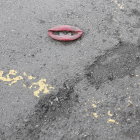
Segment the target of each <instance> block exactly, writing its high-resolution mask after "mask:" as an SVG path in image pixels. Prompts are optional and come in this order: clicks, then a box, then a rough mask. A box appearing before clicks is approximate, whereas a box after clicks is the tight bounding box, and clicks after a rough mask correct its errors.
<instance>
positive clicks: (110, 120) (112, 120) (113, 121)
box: [107, 119, 119, 124]
mask: <svg viewBox="0 0 140 140" xmlns="http://www.w3.org/2000/svg"><path fill="white" fill-rule="evenodd" d="M107 123H115V124H119V122H117V121H116V120H114V119H108V120H107Z"/></svg>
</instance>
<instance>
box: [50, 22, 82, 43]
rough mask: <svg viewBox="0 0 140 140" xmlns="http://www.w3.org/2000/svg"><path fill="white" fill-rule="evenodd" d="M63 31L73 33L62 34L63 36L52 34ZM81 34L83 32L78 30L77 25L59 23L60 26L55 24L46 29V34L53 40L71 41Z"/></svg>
mask: <svg viewBox="0 0 140 140" xmlns="http://www.w3.org/2000/svg"><path fill="white" fill-rule="evenodd" d="M64 31H67V32H73V33H74V35H63V36H60V35H56V34H54V32H64ZM82 34H83V31H82V30H80V29H79V28H77V27H73V26H70V25H60V26H56V27H53V28H51V29H49V30H48V35H49V36H50V37H51V38H53V39H55V40H59V41H72V40H76V39H78V38H79V37H81V36H82Z"/></svg>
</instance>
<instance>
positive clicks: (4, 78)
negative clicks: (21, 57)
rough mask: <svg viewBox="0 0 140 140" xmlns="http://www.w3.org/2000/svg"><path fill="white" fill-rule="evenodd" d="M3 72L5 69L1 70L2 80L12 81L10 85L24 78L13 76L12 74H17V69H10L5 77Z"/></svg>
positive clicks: (0, 78)
mask: <svg viewBox="0 0 140 140" xmlns="http://www.w3.org/2000/svg"><path fill="white" fill-rule="evenodd" d="M3 73H4V72H3V71H0V81H3V82H10V83H9V85H10V86H11V85H13V84H15V83H17V82H18V81H19V80H22V79H23V77H22V76H17V77H14V78H11V75H13V76H15V75H16V74H17V71H15V70H10V71H9V73H8V74H7V75H6V76H5V77H3Z"/></svg>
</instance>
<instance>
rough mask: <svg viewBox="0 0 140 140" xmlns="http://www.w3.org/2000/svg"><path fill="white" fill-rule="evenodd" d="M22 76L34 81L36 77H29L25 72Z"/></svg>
mask: <svg viewBox="0 0 140 140" xmlns="http://www.w3.org/2000/svg"><path fill="white" fill-rule="evenodd" d="M23 75H24V76H26V77H27V78H28V79H29V80H32V79H36V77H33V76H31V75H27V73H26V72H24V73H23Z"/></svg>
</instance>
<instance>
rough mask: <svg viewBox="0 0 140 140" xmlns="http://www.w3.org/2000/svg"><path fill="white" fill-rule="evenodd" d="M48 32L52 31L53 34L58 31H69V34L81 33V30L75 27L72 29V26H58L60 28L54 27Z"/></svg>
mask: <svg viewBox="0 0 140 140" xmlns="http://www.w3.org/2000/svg"><path fill="white" fill-rule="evenodd" d="M48 31H54V32H57V31H58V32H59V31H69V32H82V30H80V29H79V28H77V27H73V26H69V25H60V26H56V27H53V28H51V29H49V30H48Z"/></svg>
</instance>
